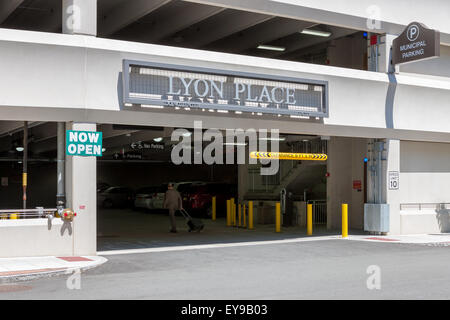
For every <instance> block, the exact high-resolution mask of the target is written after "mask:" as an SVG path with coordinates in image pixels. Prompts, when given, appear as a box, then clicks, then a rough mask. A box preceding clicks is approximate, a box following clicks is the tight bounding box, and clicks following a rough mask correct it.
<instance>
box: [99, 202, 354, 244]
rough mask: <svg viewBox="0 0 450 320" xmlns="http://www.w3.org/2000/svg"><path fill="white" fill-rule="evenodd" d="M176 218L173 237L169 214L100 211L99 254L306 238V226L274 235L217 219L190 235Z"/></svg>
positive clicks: (270, 228) (270, 229)
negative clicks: (123, 250) (227, 223)
mask: <svg viewBox="0 0 450 320" xmlns="http://www.w3.org/2000/svg"><path fill="white" fill-rule="evenodd" d="M176 219H177V228H178V231H179V233H176V234H172V233H169V232H168V231H169V229H170V224H169V217H168V215H167V213H161V212H159V213H157V212H155V211H136V210H131V209H108V210H99V212H98V221H97V230H98V239H97V248H98V251H107V250H117V249H138V248H151V247H161V246H177V245H194V244H207V243H223V242H242V241H260V240H277V239H289V238H298V237H303V236H306V230H305V227H288V228H282V232H281V233H275V226H274V225H262V224H256V223H255V225H254V226H255V228H254V230H248V229H244V228H235V227H227V226H226V219H225V218H218V219H217V220H216V221H211V220H210V219H202V220H203V222H204V224H205V228H204V230H203V231H202V232H200V233H197V232H193V233H189V232H188V228H187V226H186V221H185V219H184V218H183V217H181V216H177V217H176ZM352 233H353V234H355V233H361V231H356V230H355V231H352ZM314 234H315V235H330V234H339V231H338V230H334V231H333V230H332V231H328V230H326V228H325V226H315V228H314Z"/></svg>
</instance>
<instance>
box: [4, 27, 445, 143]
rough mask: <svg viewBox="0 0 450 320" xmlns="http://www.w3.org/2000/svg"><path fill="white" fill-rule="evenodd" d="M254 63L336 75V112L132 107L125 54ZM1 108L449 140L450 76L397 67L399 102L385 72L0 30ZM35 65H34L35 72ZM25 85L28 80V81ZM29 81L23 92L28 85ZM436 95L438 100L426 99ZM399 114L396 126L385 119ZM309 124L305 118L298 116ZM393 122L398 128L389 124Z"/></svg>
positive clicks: (280, 70) (275, 71) (26, 115)
mask: <svg viewBox="0 0 450 320" xmlns="http://www.w3.org/2000/svg"><path fill="white" fill-rule="evenodd" d="M125 58H127V59H136V60H145V61H154V62H161V63H173V64H180V65H191V66H196V67H208V68H213V69H215V68H218V69H224V70H234V71H246V72H256V73H260V74H270V75H280V76H289V77H294V78H305V79H316V80H326V81H328V82H329V109H330V113H329V117H328V118H325V119H323V120H319V121H317V120H315V119H312V120H303V121H302V120H299V119H291V118H287V117H279V118H278V117H273V116H261V117H258V118H257V119H258V121H255V117H254V116H252V115H249V114H242V115H235V114H224V115H218V114H216V113H215V114H211V113H206V112H204V113H202V112H184V111H180V112H174V110H173V109H171V108H168V109H167V110H162V111H161V110H155V109H150V110H149V108H145V109H146V110H143V109H144V108H127V107H124V106H123V105H122V102H121V72H122V60H123V59H125ZM0 68H1V69H2V70H3V72H4V73H5V74H8V75H9V76H8V77H3V78H0V86H1V87H2V88H4V90H3V92H2V95H1V96H0V106H1V107H2V108H1V109H0V116H1V118H2V119H4V120H46V121H48V120H57V121H70V120H74V121H80V122H83V121H96V122H100V123H121V124H135V125H154V126H172V127H177V126H180V127H189V126H193V121H194V120H202V121H203V122H204V127H213V128H214V127H215V128H249V127H251V128H254V129H259V128H265V129H269V128H278V129H280V130H282V131H283V132H286V133H306V134H320V135H332V136H357V137H364V138H366V137H367V138H368V137H378V138H387V137H389V138H396V139H404V140H421V141H445V142H450V129H449V127H448V123H449V122H450V114H448V112H446V111H447V109H448V107H447V106H448V101H450V82H448V81H446V80H443V79H423V78H419V77H416V76H408V75H402V74H399V75H397V77H396V80H397V85H396V94H395V100H394V104H393V105H394V106H395V108H391V107H389V104H388V107H387V100H386V95H387V92H388V87H389V79H388V76H387V75H386V74H382V73H375V72H368V71H362V70H350V69H346V68H337V67H330V66H321V65H311V64H306V63H298V62H290V61H280V60H277V61H276V62H275V61H274V60H271V59H265V58H256V57H250V56H241V55H232V54H224V53H218V52H208V51H201V50H191V49H182V48H174V47H166V46H159V45H149V44H142V43H133V42H125V41H115V40H106V39H99V38H95V37H87V36H78V35H61V34H46V33H40V32H28V31H17V30H5V29H0ZM30 70H31V71H30ZM24 88H26V89H24ZM24 90H25V91H24ZM429 101H433V103H434V104H433V108H432V109H427V117H426V118H424V117H423V116H422V115H423V112H424V106H426V105H427V104H428V103H429ZM390 118H392V119H393V121H392V125H391V123H390V122H389V121H387V119H390ZM300 123H301V125H299V124H300ZM391 127H392V128H391Z"/></svg>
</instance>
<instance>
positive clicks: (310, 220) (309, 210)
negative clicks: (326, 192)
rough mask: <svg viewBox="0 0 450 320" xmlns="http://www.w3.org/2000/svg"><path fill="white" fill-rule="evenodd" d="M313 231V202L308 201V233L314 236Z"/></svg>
mask: <svg viewBox="0 0 450 320" xmlns="http://www.w3.org/2000/svg"><path fill="white" fill-rule="evenodd" d="M312 233H313V216H312V204H310V203H308V207H307V212H306V234H307V235H308V236H312Z"/></svg>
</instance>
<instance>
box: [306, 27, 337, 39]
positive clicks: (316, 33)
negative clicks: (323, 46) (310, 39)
mask: <svg viewBox="0 0 450 320" xmlns="http://www.w3.org/2000/svg"><path fill="white" fill-rule="evenodd" d="M300 33H302V34H308V35H310V36H317V37H325V38H327V37H329V36H331V32H328V31H321V30H311V29H303V30H302V31H300Z"/></svg>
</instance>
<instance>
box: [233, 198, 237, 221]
mask: <svg viewBox="0 0 450 320" xmlns="http://www.w3.org/2000/svg"><path fill="white" fill-rule="evenodd" d="M236 214H237V203H235V204H234V205H233V226H235V227H236V226H237V217H236Z"/></svg>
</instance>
